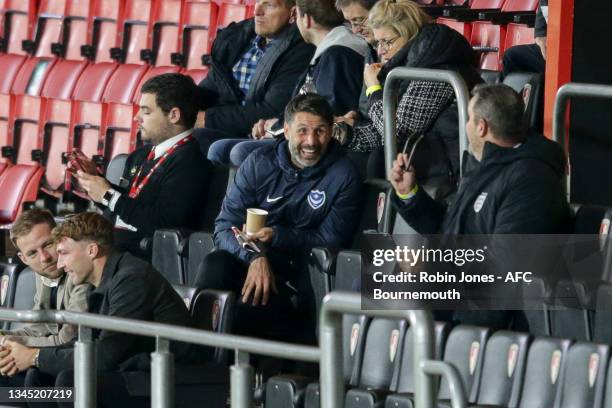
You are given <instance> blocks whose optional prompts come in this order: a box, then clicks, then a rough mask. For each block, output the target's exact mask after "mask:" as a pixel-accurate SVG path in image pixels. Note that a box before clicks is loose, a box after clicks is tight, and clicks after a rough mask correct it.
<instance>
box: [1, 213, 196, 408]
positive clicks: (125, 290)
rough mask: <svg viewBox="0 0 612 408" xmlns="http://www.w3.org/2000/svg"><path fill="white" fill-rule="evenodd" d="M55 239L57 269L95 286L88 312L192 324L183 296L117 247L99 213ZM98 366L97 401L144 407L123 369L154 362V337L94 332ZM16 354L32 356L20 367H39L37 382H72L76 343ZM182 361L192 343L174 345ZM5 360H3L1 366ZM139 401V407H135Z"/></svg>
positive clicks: (68, 225) (74, 222) (84, 216)
mask: <svg viewBox="0 0 612 408" xmlns="http://www.w3.org/2000/svg"><path fill="white" fill-rule="evenodd" d="M53 237H54V239H55V242H57V252H58V267H59V268H63V269H64V270H65V271H66V273H67V274H68V276H69V277H70V279H72V282H73V283H74V284H75V285H80V284H83V283H88V284H91V285H92V286H93V287H94V289H93V290H92V291H91V292H90V293H89V296H88V308H89V312H90V313H97V314H101V315H106V316H114V317H123V318H130V319H138V320H146V321H152V322H158V323H167V324H175V325H179V326H187V327H188V326H191V318H190V316H189V312H188V310H187V308H186V307H185V304H184V303H183V301H182V300H181V298H180V296H179V295H178V294H177V293H176V292H175V291H174V290H173V289H172V286H170V284H169V283H168V282H167V281H166V280H165V279H164V278H163V277H162V276H161V274H160V273H159V272H157V271H156V270H155V269H153V268H152V267H151V266H150V265H149V264H147V263H145V262H143V261H141V260H140V259H138V258H135V257H134V256H132V255H130V254H129V253H121V252H114V251H113V226H112V224H110V223H109V222H108V221H107V220H106V219H105V218H104V217H102V216H101V215H99V214H96V213H81V214H77V215H76V216H74V217H72V218H69V219H67V220H66V221H65V222H64V223H63V224H61V225H60V226H58V227H56V228H55V229H54V230H53ZM93 335H94V342H95V345H96V368H97V370H98V372H99V381H98V400H99V405H98V406H102V407H110V406H113V407H117V406H119V407H123V406H130V407H134V406H140V405H139V403H141V402H145V401H143V398H136V399H132V398H131V397H130V395H129V392H128V389H129V387H128V384H129V380H128V379H127V377H125V376H124V375H122V373H121V372H120V371H142V370H147V369H148V366H150V362H149V361H148V358H149V357H148V356H149V353H151V352H152V351H153V350H154V349H155V341H154V339H153V338H150V337H139V336H133V335H128V334H123V333H118V332H111V331H107V330H94V334H93ZM11 347H12V348H13V350H12V351H13V353H17V354H20V355H29V357H30V358H27V359H20V360H19V361H21V362H23V361H26V362H27V363H26V364H23V363H22V364H20V365H19V366H17V367H16V371H19V372H21V371H24V370H27V369H30V368H36V369H37V370H34V371H37V373H36V375H31V374H30V373H29V374H28V376H27V378H28V379H29V380H30V381H34V382H37V384H29V383H27V381H28V380H26V384H25V385H26V386H34V385H39V386H40V385H47V386H49V385H55V386H63V387H65V386H72V381H73V375H74V374H73V368H74V349H73V347H72V345H68V346H58V347H47V348H30V347H26V346H22V345H19V344H18V343H16V344H13V345H12V346H11ZM171 349H172V352H173V353H174V355H175V358H176V360H177V361H178V362H181V361H189V360H190V359H192V358H193V357H194V356H195V355H196V354H195V350H193V347H192V346H190V345H187V344H184V343H173V344H172V347H171ZM3 363H4V362H3V361H0V365H3V366H4V364H3ZM134 404H135V405H134Z"/></svg>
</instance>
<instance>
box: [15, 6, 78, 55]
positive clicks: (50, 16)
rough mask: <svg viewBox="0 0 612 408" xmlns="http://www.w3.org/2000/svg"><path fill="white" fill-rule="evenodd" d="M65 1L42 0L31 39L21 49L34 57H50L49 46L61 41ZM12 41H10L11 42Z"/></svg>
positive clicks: (24, 42)
mask: <svg viewBox="0 0 612 408" xmlns="http://www.w3.org/2000/svg"><path fill="white" fill-rule="evenodd" d="M65 11H66V0H42V1H41V3H40V9H39V10H38V19H37V22H36V28H35V30H34V33H33V35H32V37H30V38H29V39H28V40H25V41H23V44H22V48H23V50H24V51H25V52H26V53H27V54H29V55H34V56H36V57H52V56H53V53H52V52H51V44H54V43H59V42H60V41H61V39H62V27H63V23H64V13H65ZM11 41H12V40H11Z"/></svg>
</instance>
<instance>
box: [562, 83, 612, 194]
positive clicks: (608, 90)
mask: <svg viewBox="0 0 612 408" xmlns="http://www.w3.org/2000/svg"><path fill="white" fill-rule="evenodd" d="M572 97H581V98H594V99H612V85H598V84H581V83H576V82H570V83H568V84H565V85H563V86H562V87H561V88H559V90H558V91H557V97H556V98H555V106H554V110H553V140H554V141H555V142H558V143H559V144H561V146H562V147H563V150H564V151H566V156H565V157H566V169H565V183H564V184H565V193H566V195H567V201H568V202H569V201H570V188H571V171H570V170H571V169H570V161H569V146H566V145H565V114H566V112H567V102H568V101H569V100H570V98H572Z"/></svg>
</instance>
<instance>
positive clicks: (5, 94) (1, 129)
mask: <svg viewBox="0 0 612 408" xmlns="http://www.w3.org/2000/svg"><path fill="white" fill-rule="evenodd" d="M25 60H26V57H25V56H24V55H14V54H5V55H0V72H2V73H3V74H2V75H0V147H1V146H4V145H6V144H7V143H8V119H9V115H10V106H11V96H10V92H11V88H12V87H13V83H14V81H15V78H16V77H17V74H18V72H19V70H20V69H21V66H22V65H23V63H24V62H25ZM7 162H8V158H6V157H2V156H1V155H0V165H2V167H3V168H4V167H6V164H7Z"/></svg>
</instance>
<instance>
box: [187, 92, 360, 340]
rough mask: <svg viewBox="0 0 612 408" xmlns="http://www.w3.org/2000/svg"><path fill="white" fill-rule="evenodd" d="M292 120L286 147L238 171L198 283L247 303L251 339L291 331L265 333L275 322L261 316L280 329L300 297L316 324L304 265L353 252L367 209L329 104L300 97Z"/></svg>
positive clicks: (258, 155)
mask: <svg viewBox="0 0 612 408" xmlns="http://www.w3.org/2000/svg"><path fill="white" fill-rule="evenodd" d="M285 120H286V123H285V126H284V131H285V139H286V140H283V141H281V142H279V143H277V144H275V145H273V146H266V147H262V148H261V149H258V150H256V151H254V152H253V153H252V154H251V155H250V156H249V157H248V158H247V159H246V160H245V162H244V163H243V164H242V166H241V167H240V169H239V170H238V173H237V174H236V178H235V182H234V184H233V185H232V187H231V188H230V190H229V192H228V194H227V196H226V197H225V200H224V201H223V206H222V208H221V212H220V214H219V216H218V217H217V220H216V222H215V234H214V241H215V247H216V248H217V251H215V252H213V253H211V254H209V255H208V256H207V257H206V258H205V259H204V262H203V263H202V266H201V269H200V273H199V274H198V277H197V280H196V285H197V286H198V287H200V288H212V289H223V290H233V291H235V292H236V293H238V294H239V295H240V297H241V299H242V306H241V310H240V312H241V313H239V318H238V320H239V321H238V327H237V329H238V330H239V331H240V332H242V333H245V334H260V335H261V334H265V335H271V334H278V333H276V331H277V329H279V328H281V329H282V328H288V326H286V327H279V326H276V327H266V326H265V323H266V322H270V323H271V319H267V318H266V317H267V316H269V315H268V314H267V313H265V314H261V311H262V310H263V311H268V310H270V309H272V310H274V311H275V320H276V321H278V319H282V318H283V316H284V317H289V316H290V313H289V311H290V310H291V309H293V308H292V307H291V303H290V298H291V297H292V296H293V295H297V301H298V302H297V303H298V309H300V311H301V312H306V313H300V316H304V315H310V316H312V317H314V310H315V309H314V306H315V305H314V302H313V299H312V296H311V295H309V294H311V293H312V288H311V287H310V283H309V279H308V276H307V274H306V273H305V271H301V270H300V265H303V264H304V263H303V262H301V261H302V260H303V259H304V256H306V255H307V254H308V253H309V251H310V249H311V248H312V247H315V246H325V247H336V248H339V247H343V246H345V245H347V244H348V243H349V241H350V239H351V236H352V234H353V232H354V228H355V222H354V220H355V219H357V218H358V216H359V212H360V207H361V205H360V204H361V183H360V181H359V178H358V175H357V171H356V170H355V168H354V167H353V165H352V164H351V163H350V162H349V160H348V159H347V158H346V157H345V156H344V152H343V151H342V149H341V147H340V145H339V144H338V143H337V142H336V141H335V140H333V139H332V126H333V120H334V116H333V111H332V109H331V107H330V106H329V103H328V102H327V101H326V100H325V99H324V98H322V97H320V96H318V95H315V94H306V95H298V96H296V97H295V98H294V99H293V100H291V101H290V102H289V104H288V105H287V107H286V109H285ZM264 217H265V218H264ZM264 219H265V224H264V223H263V222H264ZM245 223H246V225H245ZM243 225H244V226H245V231H244V233H243V232H242V231H240V230H239V228H241V227H242V226H243ZM263 225H265V226H263ZM252 244H254V245H252ZM262 306H265V307H262ZM302 327H304V326H303V325H302ZM311 329H313V328H312V327H311ZM273 332H274V333H273ZM311 334H314V330H312V333H311Z"/></svg>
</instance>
